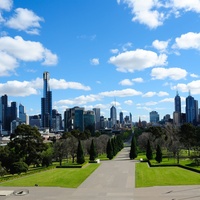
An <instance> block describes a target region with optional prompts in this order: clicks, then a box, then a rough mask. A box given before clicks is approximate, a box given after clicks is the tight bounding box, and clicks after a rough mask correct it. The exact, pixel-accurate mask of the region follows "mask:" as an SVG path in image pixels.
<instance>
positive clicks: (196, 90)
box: [172, 80, 200, 94]
mask: <svg viewBox="0 0 200 200" xmlns="http://www.w3.org/2000/svg"><path fill="white" fill-rule="evenodd" d="M199 85H200V80H196V81H192V82H190V83H188V84H184V83H179V84H177V85H176V86H173V87H172V89H173V90H177V91H181V92H189V91H190V92H191V94H200V87H199Z"/></svg>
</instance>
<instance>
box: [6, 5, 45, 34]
mask: <svg viewBox="0 0 200 200" xmlns="http://www.w3.org/2000/svg"><path fill="white" fill-rule="evenodd" d="M40 21H43V19H42V18H41V17H39V16H37V15H36V14H35V13H34V12H33V11H31V10H28V9H26V8H25V9H24V8H17V9H16V10H15V15H14V16H13V17H12V18H10V19H9V20H8V21H7V22H6V23H5V24H6V25H7V26H8V27H10V28H13V29H17V30H19V31H25V32H27V33H29V34H39V30H38V29H39V28H40V23H39V22H40Z"/></svg>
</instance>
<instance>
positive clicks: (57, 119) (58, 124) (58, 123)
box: [52, 109, 62, 131]
mask: <svg viewBox="0 0 200 200" xmlns="http://www.w3.org/2000/svg"><path fill="white" fill-rule="evenodd" d="M52 129H53V131H59V130H61V129H62V115H61V114H59V113H58V111H57V110H56V109H53V110H52Z"/></svg>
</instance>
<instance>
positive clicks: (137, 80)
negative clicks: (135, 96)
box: [132, 78, 144, 83]
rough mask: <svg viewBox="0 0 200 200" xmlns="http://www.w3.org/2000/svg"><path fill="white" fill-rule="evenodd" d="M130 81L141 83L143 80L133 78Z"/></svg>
mask: <svg viewBox="0 0 200 200" xmlns="http://www.w3.org/2000/svg"><path fill="white" fill-rule="evenodd" d="M132 81H133V82H137V83H142V82H143V81H144V80H143V78H133V79H132Z"/></svg>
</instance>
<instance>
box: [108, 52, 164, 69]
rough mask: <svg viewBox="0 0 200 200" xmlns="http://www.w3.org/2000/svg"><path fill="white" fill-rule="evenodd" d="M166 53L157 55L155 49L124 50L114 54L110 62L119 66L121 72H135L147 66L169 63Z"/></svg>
mask: <svg viewBox="0 0 200 200" xmlns="http://www.w3.org/2000/svg"><path fill="white" fill-rule="evenodd" d="M166 60H167V56H166V55H165V54H160V55H157V54H156V53H155V52H153V51H147V50H143V49H137V50H135V51H127V52H123V53H121V54H119V55H117V56H112V57H111V58H110V59H109V63H111V64H113V65H115V66H116V67H117V71H120V72H134V71H135V70H144V69H146V68H150V67H155V66H163V65H166V64H167V61H166Z"/></svg>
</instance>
